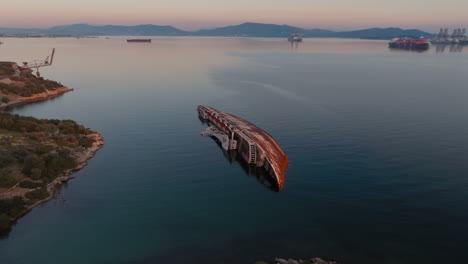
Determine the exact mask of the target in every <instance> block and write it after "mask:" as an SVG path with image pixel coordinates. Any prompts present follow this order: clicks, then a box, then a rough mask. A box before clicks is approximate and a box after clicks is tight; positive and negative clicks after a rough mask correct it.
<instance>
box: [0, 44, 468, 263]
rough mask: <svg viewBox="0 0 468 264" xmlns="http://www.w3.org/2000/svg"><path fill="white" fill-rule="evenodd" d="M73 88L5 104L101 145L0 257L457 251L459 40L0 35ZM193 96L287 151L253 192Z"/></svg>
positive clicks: (377, 256) (395, 255)
mask: <svg viewBox="0 0 468 264" xmlns="http://www.w3.org/2000/svg"><path fill="white" fill-rule="evenodd" d="M2 41H3V42H5V44H4V45H2V46H1V47H0V59H1V60H13V61H17V62H22V61H30V60H33V59H43V57H44V58H45V57H46V56H47V54H49V53H50V51H51V49H52V48H54V47H55V48H56V49H57V52H56V58H55V59H54V65H53V66H52V67H49V68H44V69H43V70H42V75H43V76H45V77H47V78H50V79H53V80H58V81H60V82H62V83H63V84H65V85H67V86H69V87H72V88H75V91H74V92H72V93H68V94H65V95H64V96H62V97H59V98H56V99H53V100H50V101H47V102H41V103H36V104H31V105H27V106H23V107H21V108H16V109H14V110H13V111H12V112H13V113H17V114H21V115H32V116H35V117H40V118H58V119H74V120H76V121H78V122H80V123H82V124H85V125H86V126H88V127H90V128H92V129H95V130H99V131H100V132H101V133H102V134H103V136H104V137H105V140H106V146H105V147H104V148H103V149H102V150H100V151H99V152H98V153H97V155H96V156H95V157H94V158H93V159H92V160H91V162H90V163H89V165H88V166H87V167H86V168H84V169H83V170H81V171H79V172H77V173H76V174H74V176H76V178H75V179H74V180H72V181H70V182H69V183H68V184H67V185H65V186H64V187H63V188H62V189H61V191H60V193H59V194H58V196H57V198H56V199H54V200H52V201H50V202H47V203H45V204H43V205H41V206H39V207H37V208H35V209H33V210H32V212H30V213H29V214H27V215H26V216H25V217H23V218H21V219H20V220H19V221H18V222H17V224H16V225H15V226H14V228H13V230H12V232H11V233H10V234H9V236H8V237H7V238H5V239H3V240H1V241H0V263H2V264H3V263H6V264H23V263H47V264H53V263H71V264H73V263H90V264H91V263H98V264H101V263H102V264H107V263H126V264H128V263H135V264H143V263H144V264H146V263H158V264H159V263H176V264H178V263H194V264H198V263H200V264H201V263H203V264H205V263H226V264H231V263H232V264H234V263H235V264H240V263H252V262H253V261H255V260H259V259H265V260H270V261H271V260H272V259H273V258H274V257H283V258H289V257H294V258H306V257H313V256H322V257H325V258H332V259H337V260H340V261H342V262H344V263H350V264H353V263H361V264H362V263H363V264H367V263H368V264H375V263H383V264H394V263H399V264H407V263H426V264H427V263H448V262H454V263H462V262H464V261H466V259H467V258H468V253H467V251H466V248H467V247H468V224H467V223H468V137H467V135H468V78H467V73H468V47H466V48H465V50H460V49H456V48H453V47H446V48H445V49H444V50H442V49H440V48H439V49H436V48H434V47H433V48H431V49H430V50H429V51H428V52H425V53H413V52H402V51H390V50H388V48H387V45H386V42H385V41H368V40H337V39H306V40H305V41H304V42H303V43H301V44H299V45H298V46H295V45H293V46H291V45H290V44H289V43H288V42H287V41H285V40H283V39H249V38H182V37H181V38H176V37H174V38H165V37H160V38H154V39H153V42H152V43H151V44H127V43H126V42H125V38H110V39H105V38H98V39H72V38H69V39H61V38H57V39H3V40H2ZM199 104H204V105H210V106H213V107H216V108H218V109H220V110H223V111H226V112H229V113H232V114H235V115H238V116H240V117H243V118H245V119H247V120H249V121H251V122H253V123H255V124H257V125H258V126H259V127H262V128H263V129H265V130H266V131H268V132H269V133H270V134H272V135H273V136H274V137H275V138H276V139H277V141H278V142H279V143H280V144H281V146H282V147H283V148H284V150H285V151H286V153H287V154H288V156H289V158H290V165H289V169H288V173H287V179H286V185H285V188H284V189H283V190H282V191H281V192H279V193H277V192H273V191H271V190H270V189H269V188H267V187H265V186H264V185H263V184H262V183H261V181H259V180H257V178H256V176H255V174H252V173H250V172H249V171H248V170H246V169H245V168H243V167H242V166H241V164H239V163H237V162H231V161H229V159H227V158H226V156H225V155H224V154H223V152H222V150H221V149H220V148H219V147H218V146H217V145H216V144H215V143H214V142H213V141H212V140H211V139H210V138H205V137H201V136H200V134H199V132H200V131H201V130H202V129H203V128H204V125H202V124H201V122H200V121H199V119H198V117H197V112H196V107H197V105H199Z"/></svg>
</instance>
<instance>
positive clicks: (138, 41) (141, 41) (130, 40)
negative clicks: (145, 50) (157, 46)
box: [127, 39, 151, 43]
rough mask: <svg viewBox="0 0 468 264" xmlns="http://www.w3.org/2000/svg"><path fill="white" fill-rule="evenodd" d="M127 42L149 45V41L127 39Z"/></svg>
mask: <svg viewBox="0 0 468 264" xmlns="http://www.w3.org/2000/svg"><path fill="white" fill-rule="evenodd" d="M127 42H137V43H151V39H127Z"/></svg>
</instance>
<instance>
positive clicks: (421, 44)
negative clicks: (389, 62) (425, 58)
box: [388, 38, 429, 50]
mask: <svg viewBox="0 0 468 264" xmlns="http://www.w3.org/2000/svg"><path fill="white" fill-rule="evenodd" d="M388 46H389V47H390V48H394V49H408V50H427V49H429V42H427V41H426V40H425V39H423V38H420V39H408V38H396V39H393V40H392V41H391V42H389V43H388Z"/></svg>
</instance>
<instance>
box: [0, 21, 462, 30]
mask: <svg viewBox="0 0 468 264" xmlns="http://www.w3.org/2000/svg"><path fill="white" fill-rule="evenodd" d="M248 23H252V24H264V25H278V26H290V27H297V28H301V29H306V30H313V29H322V30H330V31H356V30H364V29H371V28H380V29H385V28H400V29H404V30H412V29H416V30H422V31H426V30H424V29H420V28H417V27H413V28H410V27H408V28H405V27H400V26H385V27H376V26H368V27H358V28H354V29H349V28H348V29H344V28H342V29H336V28H334V29H329V28H326V27H301V26H294V25H291V24H275V23H263V22H252V21H246V22H242V23H236V24H228V25H224V26H221V25H220V26H214V27H202V28H198V29H183V28H180V27H176V26H173V25H170V24H151V23H150V24H148V23H142V24H126V25H125V24H95V23H87V22H79V23H70V24H58V25H52V26H45V27H32V26H29V27H28V26H26V27H21V26H20V27H0V28H10V29H49V28H53V27H61V26H73V25H89V26H122V27H134V26H145V25H151V26H162V27H165V26H169V27H174V28H176V29H179V30H183V31H186V32H196V31H200V30H209V29H216V28H223V27H230V26H238V25H242V24H248ZM447 27H448V26H447ZM443 28H446V27H445V26H444V27H443ZM448 28H449V29H450V27H448ZM454 28H456V27H454ZM462 28H463V27H462Z"/></svg>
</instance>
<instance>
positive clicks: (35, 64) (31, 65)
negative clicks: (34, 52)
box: [20, 48, 55, 77]
mask: <svg viewBox="0 0 468 264" xmlns="http://www.w3.org/2000/svg"><path fill="white" fill-rule="evenodd" d="M54 53H55V48H54V49H52V54H51V55H50V56H47V58H46V59H45V60H34V61H31V62H23V67H20V69H21V70H22V71H27V72H32V69H36V75H37V77H40V76H41V73H40V72H39V68H40V67H45V66H50V65H52V62H53V61H54ZM49 58H50V61H49Z"/></svg>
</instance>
